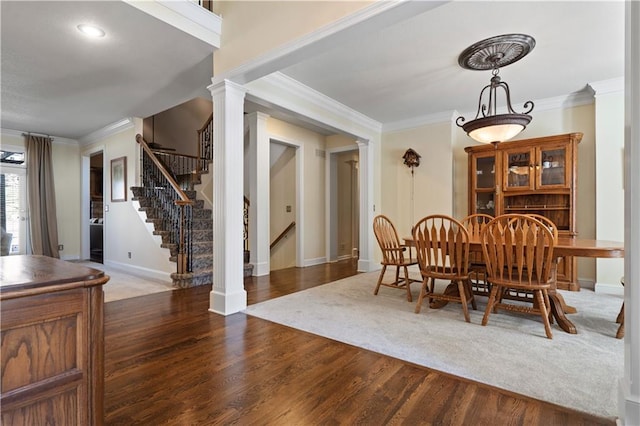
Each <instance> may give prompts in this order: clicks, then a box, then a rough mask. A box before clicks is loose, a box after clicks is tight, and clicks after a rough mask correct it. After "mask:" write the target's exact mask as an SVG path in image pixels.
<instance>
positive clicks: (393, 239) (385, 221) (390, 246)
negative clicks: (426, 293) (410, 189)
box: [373, 215, 420, 302]
mask: <svg viewBox="0 0 640 426" xmlns="http://www.w3.org/2000/svg"><path fill="white" fill-rule="evenodd" d="M373 233H374V234H375V236H376V240H378V245H379V246H380V250H381V251H382V262H380V263H381V264H382V271H380V277H379V278H378V283H377V285H376V289H375V291H374V292H373V294H374V295H377V294H378V291H379V290H380V286H386V287H391V288H400V289H405V290H406V292H407V300H408V301H409V302H412V301H413V297H412V296H411V283H413V282H420V280H416V279H413V278H410V277H409V269H408V268H409V266H412V265H417V264H418V260H417V259H415V258H411V250H410V249H409V251H408V252H407V248H408V247H407V246H405V245H403V244H401V243H400V239H399V238H398V232H397V231H396V227H395V226H394V225H393V223H392V222H391V220H390V219H389V218H388V217H387V216H385V215H378V216H376V217H375V218H374V219H373ZM388 266H392V267H393V266H395V268H396V275H395V280H394V281H393V282H386V283H385V282H383V280H384V274H385V272H386V271H387V267H388ZM400 268H402V269H403V270H404V277H403V278H401V277H400Z"/></svg>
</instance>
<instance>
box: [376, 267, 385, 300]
mask: <svg viewBox="0 0 640 426" xmlns="http://www.w3.org/2000/svg"><path fill="white" fill-rule="evenodd" d="M386 270H387V265H382V271H380V277H379V278H378V285H376V289H375V290H374V291H373V295H374V296H377V295H378V291H380V285H381V284H382V278H384V273H385V271H386Z"/></svg>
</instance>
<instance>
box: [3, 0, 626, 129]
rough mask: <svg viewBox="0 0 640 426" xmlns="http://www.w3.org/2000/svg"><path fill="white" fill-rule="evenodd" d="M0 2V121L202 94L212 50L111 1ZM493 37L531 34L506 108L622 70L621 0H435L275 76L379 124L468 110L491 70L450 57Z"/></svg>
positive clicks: (146, 111)
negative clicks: (86, 25)
mask: <svg viewBox="0 0 640 426" xmlns="http://www.w3.org/2000/svg"><path fill="white" fill-rule="evenodd" d="M0 7H1V14H2V27H1V30H2V99H1V101H2V123H1V125H2V128H4V129H15V130H23V131H32V132H38V133H45V134H51V135H55V136H60V137H66V138H71V139H79V138H81V137H83V136H86V135H87V134H89V133H91V132H92V131H95V130H97V129H100V128H102V127H104V126H106V125H108V124H111V123H114V122H116V121H118V120H120V119H122V118H125V117H129V116H135V117H147V116H150V115H152V114H155V113H157V112H160V111H163V110H165V109H167V108H170V107H172V106H174V105H177V104H179V103H182V102H184V101H186V100H189V99H192V98H194V97H197V96H204V97H207V98H209V97H210V94H209V93H208V92H207V90H206V87H207V85H209V84H210V82H211V70H212V51H213V48H212V47H211V46H210V45H207V44H206V43H204V42H202V41H200V40H198V39H195V38H193V37H190V36H188V35H187V34H185V33H183V32H182V31H180V30H177V29H175V28H173V27H170V26H168V25H167V24H165V23H163V22H161V21H159V20H157V19H155V18H153V17H151V16H149V15H147V14H145V13H143V12H141V11H139V10H138V9H136V8H133V7H131V6H129V5H128V4H126V3H124V2H116V1H107V2H96V1H86V2H78V1H75V2H65V1H61V2H49V1H43V2H28V1H23V2H12V1H2V2H0ZM82 22H95V23H96V24H99V25H100V26H101V27H102V28H103V29H104V30H105V31H106V32H107V36H106V37H104V38H103V39H97V40H89V39H86V38H85V37H84V36H82V34H80V33H79V32H78V31H77V30H76V26H77V25H78V24H80V23H82ZM505 33H525V34H529V35H531V36H533V37H534V38H535V39H536V47H535V48H534V49H533V50H532V52H531V53H530V54H529V55H528V56H526V57H525V58H524V59H522V60H521V61H519V62H516V63H514V64H512V65H510V66H508V67H505V68H504V69H502V70H501V71H500V75H501V77H502V78H503V81H506V82H507V83H508V84H509V85H510V87H511V92H512V102H513V105H514V108H515V109H516V111H520V110H521V109H522V103H523V102H524V101H526V100H529V99H531V100H534V102H535V101H536V100H540V99H546V98H553V97H558V96H566V95H569V94H572V93H576V92H579V91H583V90H585V88H586V86H587V84H588V83H591V82H599V81H604V80H608V79H614V78H619V77H622V76H623V73H624V2H622V1H613V2H612V1H605V2H591V1H589V2H576V1H572V2H524V1H520V2H502V1H471V2H466V1H454V2H448V3H445V4H443V5H442V6H439V7H436V8H434V9H433V10H431V11H428V12H425V13H422V14H418V15H416V16H414V17H412V18H410V19H408V20H405V21H403V22H401V23H400V24H395V25H391V26H387V27H385V28H382V29H379V30H377V31H376V32H374V33H370V34H368V35H366V36H363V35H359V36H358V37H357V38H355V39H351V40H348V41H344V42H341V43H339V44H336V46H335V47H332V48H330V49H328V50H326V51H324V52H322V53H320V54H316V55H314V56H313V57H311V58H310V59H306V60H303V61H302V62H299V63H297V64H295V65H293V66H289V67H287V68H285V69H283V70H281V72H283V73H285V74H287V75H288V76H290V77H292V78H294V79H296V80H298V81H300V82H302V83H304V84H305V85H307V86H309V87H311V88H312V89H315V90H317V91H319V92H321V93H324V94H325V95H327V96H329V97H331V98H333V99H335V100H337V101H338V102H341V103H342V104H344V105H346V106H348V107H350V108H352V109H355V110H357V111H359V112H361V113H362V114H364V115H366V116H368V117H370V118H372V119H374V120H376V121H379V122H380V123H382V124H384V125H393V124H394V123H399V122H405V121H407V120H411V119H421V118H425V117H429V116H435V115H438V114H441V115H442V114H446V113H449V114H450V113H451V112H453V111H454V110H455V111H459V112H460V113H469V114H471V113H475V109H476V108H477V102H478V95H479V93H480V89H481V88H482V87H483V86H484V85H486V84H488V82H489V78H490V76H491V73H490V72H489V71H482V72H481V71H469V70H464V69H462V68H460V67H459V66H458V64H457V59H458V55H459V54H460V52H462V50H464V49H465V48H466V47H468V46H469V45H471V44H473V43H475V42H477V41H480V40H482V39H484V38H488V37H491V36H495V35H499V34H505ZM223 47H224V46H223ZM535 112H536V110H535V109H534V111H533V113H532V115H534V120H535ZM274 114H275V112H274Z"/></svg>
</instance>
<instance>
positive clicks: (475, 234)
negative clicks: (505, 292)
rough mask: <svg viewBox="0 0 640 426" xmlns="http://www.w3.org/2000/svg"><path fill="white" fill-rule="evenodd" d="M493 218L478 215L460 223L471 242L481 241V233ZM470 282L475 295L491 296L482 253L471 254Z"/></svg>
mask: <svg viewBox="0 0 640 426" xmlns="http://www.w3.org/2000/svg"><path fill="white" fill-rule="evenodd" d="M492 219H493V216H491V215H488V214H482V213H476V214H470V215H469V216H467V217H465V218H464V219H462V220H461V221H460V222H461V223H462V225H464V227H465V229H466V230H467V232H468V233H469V238H470V239H471V240H479V239H480V231H482V229H483V228H484V227H485V225H486V224H487V223H489V221H491V220H492ZM469 280H471V289H472V290H473V293H474V294H476V295H479V296H489V292H490V291H491V284H490V283H489V282H488V281H487V268H486V266H485V264H484V258H483V257H482V252H479V251H472V252H469Z"/></svg>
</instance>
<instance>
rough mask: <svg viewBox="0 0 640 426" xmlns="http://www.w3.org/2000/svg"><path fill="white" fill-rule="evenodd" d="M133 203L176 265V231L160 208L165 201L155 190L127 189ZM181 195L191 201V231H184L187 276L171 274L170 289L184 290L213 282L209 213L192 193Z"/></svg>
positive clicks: (177, 239) (168, 214)
mask: <svg viewBox="0 0 640 426" xmlns="http://www.w3.org/2000/svg"><path fill="white" fill-rule="evenodd" d="M131 191H132V192H133V197H134V198H133V201H138V203H139V204H140V207H139V210H140V211H141V212H144V213H145V214H146V216H147V218H146V222H147V223H151V224H153V228H154V231H153V234H154V235H159V236H160V237H161V238H162V244H161V247H162V248H167V249H169V251H170V253H171V257H170V258H169V259H170V260H171V261H172V262H177V261H178V254H179V253H178V243H177V241H179V238H178V235H177V233H178V232H179V228H178V227H176V226H173V224H174V223H175V220H173V219H172V218H171V217H170V216H171V214H170V212H168V211H167V210H166V209H165V208H163V205H164V204H166V200H163V199H162V197H159V196H158V188H157V187H153V186H137V187H131ZM184 193H185V194H186V195H187V196H188V197H189V199H190V200H192V201H193V205H192V206H191V207H190V209H191V230H190V231H187V232H188V234H189V235H186V239H187V241H189V242H190V247H191V253H192V256H191V259H190V263H191V272H186V273H178V272H174V273H172V274H171V279H172V280H173V285H174V286H175V287H179V288H187V287H193V286H199V285H207V284H211V283H212V280H213V218H212V212H211V210H210V209H205V208H204V201H202V200H198V199H197V198H196V191H193V190H185V191H184Z"/></svg>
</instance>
